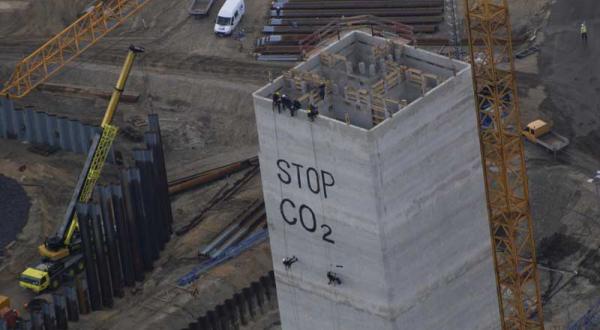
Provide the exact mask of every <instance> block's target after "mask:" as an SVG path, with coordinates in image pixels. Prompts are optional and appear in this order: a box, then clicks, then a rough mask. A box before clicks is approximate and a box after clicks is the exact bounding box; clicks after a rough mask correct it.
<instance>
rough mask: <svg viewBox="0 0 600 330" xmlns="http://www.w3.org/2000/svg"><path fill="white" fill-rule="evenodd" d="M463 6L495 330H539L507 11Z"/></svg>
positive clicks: (495, 0) (477, 2) (487, 2)
mask: <svg viewBox="0 0 600 330" xmlns="http://www.w3.org/2000/svg"><path fill="white" fill-rule="evenodd" d="M464 1H465V5H466V6H465V8H466V18H467V32H468V34H469V48H470V57H471V64H472V70H473V85H474V90H475V100H476V107H477V108H476V110H477V117H478V126H479V140H480V146H481V158H482V163H483V170H484V176H485V184H486V186H485V189H486V195H487V196H486V197H487V209H488V215H489V222H490V233H491V239H492V249H493V250H492V253H493V257H494V266H495V271H496V281H497V290H498V302H499V307H500V318H501V323H502V324H501V325H502V329H511V330H512V329H544V320H543V315H542V301H541V295H540V284H539V277H538V271H537V268H536V256H535V242H534V239H533V224H532V219H531V211H530V204H529V191H528V187H527V173H526V168H525V155H524V148H523V139H522V137H521V123H520V117H519V98H518V95H517V86H516V81H515V67H514V61H513V58H514V57H513V48H512V41H511V39H512V34H511V26H510V20H509V13H508V4H507V2H506V0H464ZM476 45H482V46H476ZM504 60H508V61H509V67H508V69H505V70H502V69H500V67H499V64H500V62H501V61H504Z"/></svg>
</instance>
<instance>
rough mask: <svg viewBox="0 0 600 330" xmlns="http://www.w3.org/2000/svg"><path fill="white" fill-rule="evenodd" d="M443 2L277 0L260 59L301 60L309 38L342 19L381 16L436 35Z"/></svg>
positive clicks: (259, 50) (258, 46) (259, 46)
mask: <svg viewBox="0 0 600 330" xmlns="http://www.w3.org/2000/svg"><path fill="white" fill-rule="evenodd" d="M443 13H444V1H443V0H375V1H364V0H327V1H317V0H285V1H282V0H277V1H274V2H273V3H272V5H271V8H270V10H269V12H268V17H269V18H268V20H267V24H266V25H265V26H264V27H263V37H261V38H259V39H258V40H257V41H256V48H255V52H256V53H257V54H259V55H258V59H259V60H298V59H300V58H301V53H302V50H303V49H304V48H303V47H300V44H301V41H302V40H303V39H304V38H306V36H307V35H310V34H313V33H315V32H316V31H317V30H318V29H320V28H323V27H325V26H327V25H328V24H331V23H332V22H334V21H336V20H340V19H344V18H346V19H348V18H350V17H353V16H357V15H367V16H377V17H381V18H385V19H386V20H388V21H393V22H396V23H401V24H407V25H410V26H411V27H412V29H413V31H414V32H415V33H417V34H421V33H434V32H436V31H437V30H438V25H439V24H440V23H441V22H442V21H443V20H444V18H443Z"/></svg>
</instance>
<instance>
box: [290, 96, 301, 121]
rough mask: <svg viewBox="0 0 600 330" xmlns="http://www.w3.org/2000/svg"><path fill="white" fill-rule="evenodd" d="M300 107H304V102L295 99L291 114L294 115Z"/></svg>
mask: <svg viewBox="0 0 600 330" xmlns="http://www.w3.org/2000/svg"><path fill="white" fill-rule="evenodd" d="M300 108H302V104H300V101H298V100H294V102H293V103H292V107H291V108H290V114H291V115H292V117H294V115H295V114H296V111H298V109H300Z"/></svg>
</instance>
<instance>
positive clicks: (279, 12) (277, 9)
mask: <svg viewBox="0 0 600 330" xmlns="http://www.w3.org/2000/svg"><path fill="white" fill-rule="evenodd" d="M275 12H276V13H277V17H281V5H279V4H278V5H276V6H275Z"/></svg>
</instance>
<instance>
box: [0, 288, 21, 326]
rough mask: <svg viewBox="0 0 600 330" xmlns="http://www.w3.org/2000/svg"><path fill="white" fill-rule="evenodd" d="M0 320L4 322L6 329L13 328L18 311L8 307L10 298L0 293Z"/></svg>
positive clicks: (15, 324) (17, 318)
mask: <svg viewBox="0 0 600 330" xmlns="http://www.w3.org/2000/svg"><path fill="white" fill-rule="evenodd" d="M0 320H3V321H4V323H6V328H7V329H14V328H15V327H16V326H17V321H18V320H19V312H18V311H17V310H16V309H14V308H11V307H10V299H8V297H6V296H2V295H0Z"/></svg>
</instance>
